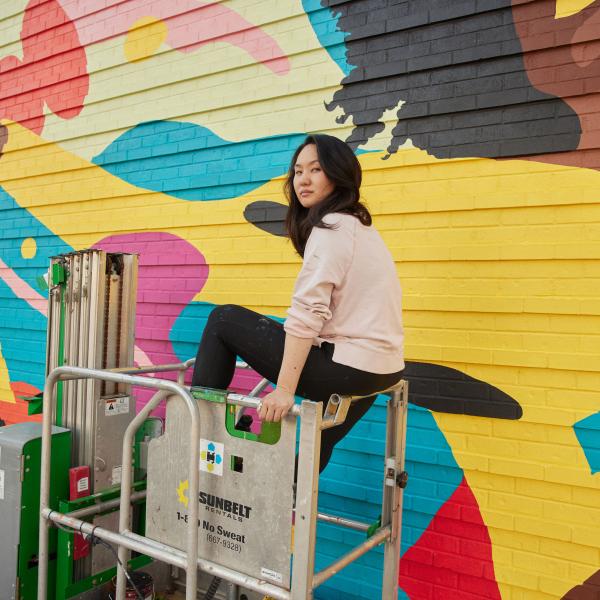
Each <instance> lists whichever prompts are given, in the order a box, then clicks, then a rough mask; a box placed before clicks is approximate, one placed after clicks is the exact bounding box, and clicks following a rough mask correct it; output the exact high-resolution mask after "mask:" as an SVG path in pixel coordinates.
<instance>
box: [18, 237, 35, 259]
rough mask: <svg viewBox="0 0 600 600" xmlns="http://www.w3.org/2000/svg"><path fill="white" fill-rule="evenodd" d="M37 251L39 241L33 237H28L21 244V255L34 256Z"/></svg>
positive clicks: (25, 256)
mask: <svg viewBox="0 0 600 600" xmlns="http://www.w3.org/2000/svg"><path fill="white" fill-rule="evenodd" d="M36 253H37V242H36V241H35V240H34V239H33V238H26V239H24V240H23V243H22V244H21V256H22V257H23V258H33V257H34V256H35V255H36Z"/></svg>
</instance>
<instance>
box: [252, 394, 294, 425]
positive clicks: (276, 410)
mask: <svg viewBox="0 0 600 600" xmlns="http://www.w3.org/2000/svg"><path fill="white" fill-rule="evenodd" d="M293 405H294V394H292V393H291V392H288V391H287V390H284V389H283V388H281V387H277V388H275V389H274V390H273V391H272V392H271V393H270V394H267V395H266V396H265V397H264V398H263V399H262V400H261V404H260V410H259V411H258V416H259V417H260V420H261V421H281V419H283V417H285V415H287V414H288V412H289V410H290V408H292V406H293Z"/></svg>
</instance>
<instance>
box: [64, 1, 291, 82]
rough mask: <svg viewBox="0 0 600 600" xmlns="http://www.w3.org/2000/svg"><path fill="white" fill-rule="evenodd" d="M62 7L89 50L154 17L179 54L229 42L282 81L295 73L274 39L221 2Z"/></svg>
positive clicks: (92, 3)
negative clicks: (74, 23)
mask: <svg viewBox="0 0 600 600" xmlns="http://www.w3.org/2000/svg"><path fill="white" fill-rule="evenodd" d="M61 4H62V6H63V8H64V10H65V12H66V13H67V14H68V15H69V17H70V18H71V19H72V20H73V21H75V22H76V26H77V31H78V32H79V38H80V39H81V42H82V44H84V45H85V46H87V45H89V44H94V43H96V42H100V41H103V40H106V39H109V38H112V37H115V36H118V35H123V34H125V33H127V32H128V31H129V29H130V28H131V27H132V25H133V24H134V23H135V22H136V21H138V20H139V19H141V18H142V17H154V18H156V19H160V20H162V21H164V22H165V23H166V25H167V28H168V34H167V40H166V43H167V44H169V46H171V48H173V49H175V50H179V51H180V52H185V53H189V52H195V51H196V50H197V49H198V48H200V47H201V46H203V45H204V44H208V43H209V42H226V43H229V44H233V45H234V46H237V47H238V48H241V49H242V50H244V51H246V52H247V53H248V54H250V55H251V56H252V57H253V58H254V59H255V60H256V61H257V62H260V63H262V64H264V65H265V66H266V67H268V68H269V69H270V70H271V71H273V72H274V73H276V74H278V75H284V74H286V73H288V72H289V70H290V65H289V60H288V58H287V56H286V55H285V54H284V52H283V50H282V49H281V47H280V46H279V44H277V42H276V41H275V40H274V39H273V38H272V37H271V36H270V35H268V34H267V33H265V32H264V31H263V30H262V29H261V28H260V27H257V26H256V25H253V24H252V23H250V22H249V21H247V20H246V19H244V18H243V17H242V16H241V15H239V14H238V13H237V12H235V11H234V10H232V9H231V8H228V7H227V6H224V5H223V4H220V3H218V2H204V3H203V2H198V1H197V0H150V1H149V0H61Z"/></svg>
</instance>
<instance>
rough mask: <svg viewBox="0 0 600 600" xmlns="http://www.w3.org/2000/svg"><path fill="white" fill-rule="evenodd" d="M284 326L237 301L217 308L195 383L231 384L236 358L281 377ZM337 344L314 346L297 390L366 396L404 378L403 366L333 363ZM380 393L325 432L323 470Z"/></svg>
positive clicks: (319, 395) (322, 398)
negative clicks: (377, 369) (380, 370)
mask: <svg viewBox="0 0 600 600" xmlns="http://www.w3.org/2000/svg"><path fill="white" fill-rule="evenodd" d="M284 345H285V331H284V329H283V325H282V324H281V323H278V322H277V321H274V320H273V319H269V318H267V317H264V316H263V315H261V314H259V313H256V312H253V311H251V310H248V309H247V308H243V307H242V306H236V305H232V304H226V305H223V306H219V307H217V308H215V309H214V310H213V311H212V313H211V314H210V317H209V318H208V322H207V324H206V329H205V330H204V334H203V336H202V340H201V342H200V347H199V348H198V355H197V357H196V364H195V367H194V375H193V377H192V385H199V386H205V387H212V388H217V389H223V390H224V389H227V387H228V386H229V384H230V383H231V380H232V378H233V374H234V371H235V362H236V357H237V356H239V357H240V358H241V359H242V360H244V361H245V362H247V363H248V364H249V365H250V366H251V367H252V368H253V369H254V370H255V371H256V372H258V373H259V374H260V375H262V376H263V377H265V378H266V379H268V380H269V381H271V382H276V381H277V377H278V376H279V369H280V368H281V361H282V359H283V349H284ZM333 350H334V345H333V344H329V343H327V342H324V343H323V344H322V345H321V347H320V348H319V347H317V346H313V347H312V348H311V349H310V352H309V355H308V358H307V360H306V364H305V366H304V369H303V370H302V374H301V376H300V381H299V382H298V388H297V389H296V394H297V395H298V396H302V397H303V398H308V399H309V400H313V401H315V402H326V401H327V400H328V399H329V396H331V394H333V393H338V394H352V395H356V396H362V395H365V394H370V393H373V392H377V391H379V390H383V389H385V388H387V387H390V386H392V385H394V384H395V383H397V382H398V381H400V379H401V377H402V371H399V372H398V373H386V374H384V375H381V374H377V373H369V372H367V371H361V370H359V369H354V368H353V367H348V366H346V365H341V364H339V363H336V362H333V360H332V359H331V357H332V356H333ZM375 398H376V396H370V397H368V398H365V399H363V400H359V401H357V402H355V403H354V404H352V406H351V407H350V410H349V411H348V416H347V417H346V420H345V421H344V423H342V424H341V425H338V426H337V427H331V428H330V429H326V430H324V431H323V432H322V436H321V464H320V470H321V471H322V470H323V469H324V468H325V467H326V466H327V463H328V462H329V459H330V458H331V453H332V452H333V448H334V446H335V445H336V444H337V443H338V442H339V441H340V440H341V439H342V438H343V437H344V436H345V435H346V434H347V433H348V432H349V431H350V430H351V429H352V427H353V426H354V424H355V423H356V422H357V421H358V420H359V419H360V418H361V417H362V416H363V415H364V414H365V413H366V412H367V410H369V408H370V407H371V405H372V404H373V402H374V401H375Z"/></svg>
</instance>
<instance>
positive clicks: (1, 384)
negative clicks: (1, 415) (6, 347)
mask: <svg viewBox="0 0 600 600" xmlns="http://www.w3.org/2000/svg"><path fill="white" fill-rule="evenodd" d="M0 402H9V403H11V404H14V403H15V402H16V400H15V395H14V394H13V391H12V389H11V387H10V378H9V376H8V368H7V366H6V361H5V360H4V356H2V347H1V346H0Z"/></svg>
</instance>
